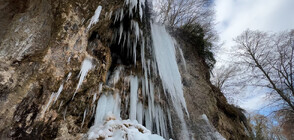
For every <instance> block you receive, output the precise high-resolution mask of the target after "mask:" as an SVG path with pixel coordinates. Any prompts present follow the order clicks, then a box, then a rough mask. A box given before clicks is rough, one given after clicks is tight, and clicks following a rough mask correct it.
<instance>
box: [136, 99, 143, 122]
mask: <svg viewBox="0 0 294 140" xmlns="http://www.w3.org/2000/svg"><path fill="white" fill-rule="evenodd" d="M143 109H144V108H143V105H142V103H141V102H138V104H137V121H138V122H139V123H140V124H143Z"/></svg>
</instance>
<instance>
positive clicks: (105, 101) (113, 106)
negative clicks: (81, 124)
mask: <svg viewBox="0 0 294 140" xmlns="http://www.w3.org/2000/svg"><path fill="white" fill-rule="evenodd" d="M119 99H120V98H119V94H115V99H114V97H113V96H112V95H111V94H109V95H107V96H106V95H105V94H102V95H101V97H100V98H99V100H98V103H97V107H96V114H95V121H94V125H100V124H102V123H103V122H104V121H105V119H106V117H115V118H116V119H120V100H119ZM112 115H114V116H112Z"/></svg>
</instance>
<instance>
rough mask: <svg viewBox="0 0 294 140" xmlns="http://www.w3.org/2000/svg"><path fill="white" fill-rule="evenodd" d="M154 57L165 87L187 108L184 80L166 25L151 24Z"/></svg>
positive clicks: (173, 99) (175, 100) (174, 101)
mask: <svg viewBox="0 0 294 140" xmlns="http://www.w3.org/2000/svg"><path fill="white" fill-rule="evenodd" d="M151 34H152V40H153V49H154V55H155V56H154V57H155V59H156V62H157V67H158V71H159V76H160V78H161V80H162V85H163V87H164V88H165V89H166V90H167V91H168V92H169V94H170V96H171V99H172V101H173V103H177V102H179V103H181V105H182V106H183V107H184V109H185V110H186V112H187V114H188V111H187V107H186V101H185V98H184V95H183V90H182V87H183V85H182V81H181V75H180V72H179V68H178V65H177V61H176V57H175V47H174V44H173V40H172V38H171V36H170V35H169V34H168V33H167V31H166V30H165V27H163V26H159V25H156V24H151Z"/></svg>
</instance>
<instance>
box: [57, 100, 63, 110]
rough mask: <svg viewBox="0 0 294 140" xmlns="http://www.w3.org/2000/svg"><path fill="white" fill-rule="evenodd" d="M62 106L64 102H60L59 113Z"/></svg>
mask: <svg viewBox="0 0 294 140" xmlns="http://www.w3.org/2000/svg"><path fill="white" fill-rule="evenodd" d="M62 104H63V101H61V102H60V104H59V107H58V111H59V110H60V108H61V106H62Z"/></svg>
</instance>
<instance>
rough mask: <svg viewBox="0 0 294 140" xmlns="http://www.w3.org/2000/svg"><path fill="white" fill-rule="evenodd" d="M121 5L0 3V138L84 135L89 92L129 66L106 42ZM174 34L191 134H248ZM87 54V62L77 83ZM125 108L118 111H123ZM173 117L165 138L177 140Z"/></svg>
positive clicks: (90, 108)
mask: <svg viewBox="0 0 294 140" xmlns="http://www.w3.org/2000/svg"><path fill="white" fill-rule="evenodd" d="M98 5H101V6H102V7H103V10H102V11H101V14H100V17H99V22H98V23H97V24H95V25H93V26H92V27H91V28H88V25H89V22H90V20H91V17H92V15H93V14H94V13H95V10H96V8H97V6H98ZM123 6H124V2H122V1H120V0H112V1H109V0H85V1H83V0H21V1H20V0H3V1H0V10H1V12H0V27H1V30H0V139H81V138H82V137H83V134H85V133H86V132H87V131H88V129H89V128H90V127H91V126H92V125H93V123H94V117H93V116H94V115H93V114H94V113H95V104H96V102H97V100H98V99H99V96H100V95H97V97H96V95H94V94H96V91H99V90H101V89H99V85H100V83H106V82H107V79H108V78H107V77H108V75H109V73H112V71H113V69H114V68H113V67H115V66H116V65H117V63H116V62H117V61H123V64H124V65H126V67H129V65H130V64H129V63H130V62H128V61H125V60H119V59H117V58H116V57H117V54H116V55H115V54H114V51H117V49H113V48H111V45H112V36H113V35H114V30H113V28H114V26H116V25H114V24H113V22H112V20H114V18H115V17H114V16H112V11H116V10H117V9H118V8H120V7H123ZM145 10H146V9H145ZM176 38H178V39H177V41H178V42H179V43H178V44H179V45H180V47H181V48H182V49H183V52H184V57H185V59H186V61H187V69H186V70H185V69H184V68H183V67H182V66H181V67H180V72H181V75H182V81H183V84H184V96H185V99H186V103H187V108H188V111H189V113H190V116H189V117H188V116H185V118H186V120H187V124H188V129H189V133H190V134H191V136H190V138H192V137H193V138H196V139H208V138H210V139H217V138H216V137H213V136H211V133H214V131H216V130H217V131H218V132H219V133H220V134H221V135H222V136H224V137H225V138H227V139H247V136H246V131H245V126H244V124H243V122H242V121H244V118H245V117H244V115H243V114H242V113H241V111H240V110H238V109H237V108H235V107H233V106H231V105H228V104H227V102H226V99H225V97H224V96H223V95H222V93H221V92H220V91H218V90H217V89H216V88H215V87H213V86H212V85H211V83H210V82H209V72H208V69H207V68H206V66H205V63H204V61H203V60H202V58H200V57H199V56H198V54H197V53H196V51H195V50H194V49H193V46H190V45H189V44H185V43H184V42H185V41H184V40H181V39H180V38H179V37H176ZM178 56H180V55H178ZM179 58H180V57H179ZM85 59H90V60H91V62H92V64H93V68H92V69H91V70H90V71H89V72H88V73H87V75H86V76H85V78H84V80H83V81H82V85H80V87H79V86H78V83H79V78H80V77H81V75H80V73H81V72H80V69H81V65H82V62H83V61H84V60H85ZM178 63H179V65H181V64H182V62H181V59H179V62H178ZM78 87H79V88H78ZM102 90H115V89H111V88H110V87H107V86H104V87H103V89H102ZM73 95H75V96H74V98H73ZM94 96H95V98H94ZM165 102H167V101H165ZM127 105H128V104H126V106H127ZM84 112H88V113H86V114H87V115H84V114H85V113H84ZM127 112H128V110H122V111H121V116H127V115H126V114H127ZM174 113H175V112H174V111H172V114H174ZM203 114H206V115H207V117H208V119H209V121H210V124H209V123H207V120H205V119H203V117H201V116H203ZM245 119H246V118H245ZM172 121H173V122H172V124H173V128H174V129H173V131H174V132H171V130H170V131H169V133H170V136H171V137H173V138H174V139H180V129H181V128H180V127H179V125H178V124H179V123H180V122H179V120H178V119H176V117H175V119H174V118H173V119H172ZM209 125H213V126H214V127H215V128H213V127H211V126H209ZM210 136H211V137H210Z"/></svg>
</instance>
